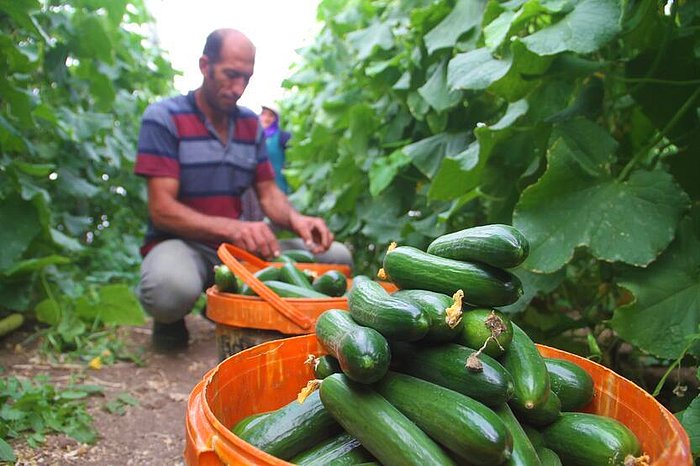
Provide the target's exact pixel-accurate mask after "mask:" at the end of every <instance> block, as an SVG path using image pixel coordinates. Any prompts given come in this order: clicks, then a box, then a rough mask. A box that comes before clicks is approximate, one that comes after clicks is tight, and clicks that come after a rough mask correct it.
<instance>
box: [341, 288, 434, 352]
mask: <svg viewBox="0 0 700 466" xmlns="http://www.w3.org/2000/svg"><path fill="white" fill-rule="evenodd" d="M348 307H349V308H350V315H352V318H353V319H354V320H355V321H356V322H357V323H358V324H360V325H364V326H365V327H370V328H373V329H375V330H376V331H378V332H379V333H381V334H382V335H384V336H385V337H386V338H388V339H390V340H396V341H415V340H419V339H421V338H423V337H424V336H425V334H426V333H428V318H427V317H426V316H425V315H424V314H423V312H422V311H421V310H420V309H419V308H418V307H417V306H415V305H413V304H411V303H408V302H406V301H402V300H399V299H396V298H393V297H392V296H391V295H390V294H389V293H387V291H386V290H385V289H384V288H382V286H381V285H380V284H379V283H377V282H375V281H373V280H370V279H369V278H367V277H362V276H359V277H355V280H354V281H353V286H352V289H351V290H350V295H349V296H348Z"/></svg>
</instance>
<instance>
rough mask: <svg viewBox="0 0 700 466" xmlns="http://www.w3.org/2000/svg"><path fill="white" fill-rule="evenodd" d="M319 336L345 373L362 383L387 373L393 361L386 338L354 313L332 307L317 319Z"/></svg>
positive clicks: (373, 380)
mask: <svg viewBox="0 0 700 466" xmlns="http://www.w3.org/2000/svg"><path fill="white" fill-rule="evenodd" d="M316 337H317V338H318V341H319V342H320V343H321V344H322V345H323V347H324V348H326V350H327V351H328V352H329V353H330V354H331V355H332V356H333V357H335V358H336V359H337V360H338V363H339V364H340V368H341V369H342V371H343V373H345V375H347V376H348V377H350V378H351V379H352V380H354V381H356V382H361V383H374V382H376V381H377V380H379V379H381V378H382V377H384V374H386V371H387V370H388V368H389V362H390V361H391V352H390V351H389V344H388V343H387V341H386V339H385V338H384V337H383V336H382V335H381V334H380V333H379V332H377V331H376V330H374V329H371V328H368V327H362V326H360V325H358V324H357V323H356V322H355V321H354V320H353V319H352V317H350V314H348V313H347V312H345V311H340V310H337V309H330V310H328V311H326V312H324V313H323V314H321V315H320V316H319V317H318V319H317V320H316Z"/></svg>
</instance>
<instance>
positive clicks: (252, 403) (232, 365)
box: [184, 335, 693, 466]
mask: <svg viewBox="0 0 700 466" xmlns="http://www.w3.org/2000/svg"><path fill="white" fill-rule="evenodd" d="M539 349H540V353H542V354H543V355H544V356H547V357H553V358H561V359H567V360H569V361H572V362H574V363H576V364H578V365H580V366H581V367H582V368H584V369H585V370H586V371H588V373H589V374H591V375H592V376H593V380H594V382H595V396H594V397H593V401H591V403H590V404H589V405H588V406H587V407H586V409H585V411H587V412H591V413H597V414H602V415H605V416H610V417H613V418H615V419H618V420H619V421H621V422H623V423H625V425H627V426H628V427H629V428H630V429H632V431H633V432H634V433H635V434H636V435H637V437H639V440H640V442H641V444H642V450H643V451H644V453H646V454H648V455H649V456H650V457H651V464H652V465H653V466H691V465H692V464H693V463H692V456H691V453H690V440H689V439H688V435H687V434H686V432H685V430H684V429H683V427H682V426H681V424H680V423H679V422H678V420H677V419H676V418H675V417H674V416H673V415H672V414H671V413H670V412H669V411H667V410H666V408H664V407H663V406H662V405H661V404H660V403H659V402H658V401H656V400H655V399H654V398H653V397H652V396H651V395H649V394H648V393H647V392H645V391H644V390H642V389H641V388H640V387H638V386H637V385H635V384H633V383H632V382H630V381H629V380H627V379H625V378H623V377H621V376H619V375H618V374H616V373H615V372H613V371H611V370H610V369H607V368H606V367H604V366H601V365H600V364H597V363H595V362H592V361H589V360H587V359H585V358H582V357H580V356H576V355H574V354H571V353H567V352H564V351H560V350H557V349H555V348H550V347H547V346H541V345H539ZM324 353H325V351H323V349H322V348H321V346H320V344H319V343H318V341H317V340H316V337H315V335H303V336H299V337H293V338H287V339H284V340H276V341H269V342H266V343H264V344H262V345H259V346H255V347H253V348H249V349H247V350H245V351H242V352H240V353H238V354H236V355H234V356H231V357H230V358H228V359H226V360H225V361H224V362H222V363H221V364H219V365H218V366H216V367H215V368H214V369H212V370H210V371H209V372H208V373H207V374H205V376H204V378H203V379H202V381H201V382H199V383H198V384H197V385H196V386H195V388H194V390H192V393H191V394H190V397H189V400H188V402H187V413H186V429H185V431H186V432H185V435H186V443H185V453H184V457H185V462H186V463H187V464H188V465H189V466H195V465H197V466H209V465H223V464H236V465H250V466H256V465H289V464H290V463H287V462H286V461H283V460H280V459H278V458H275V457H274V456H271V455H269V454H267V453H265V452H263V451H261V450H258V449H257V448H255V447H254V446H252V445H250V444H248V443H247V442H244V441H243V440H241V439H240V438H238V437H237V436H236V435H234V434H233V433H231V431H230V430H229V428H230V427H233V426H234V425H235V424H236V423H237V422H238V421H240V420H241V419H243V418H244V417H246V416H249V415H251V414H254V413H259V412H263V411H270V410H273V409H277V408H280V407H282V406H284V405H285V404H287V403H289V402H290V401H291V400H293V399H295V398H296V396H297V394H298V393H299V390H301V388H302V387H304V386H305V385H306V382H307V381H308V380H310V379H311V378H313V371H312V370H311V368H310V367H309V366H308V365H306V364H304V361H305V360H306V358H307V356H308V355H309V354H315V355H320V354H324Z"/></svg>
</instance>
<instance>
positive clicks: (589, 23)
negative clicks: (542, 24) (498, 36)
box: [523, 0, 622, 55]
mask: <svg viewBox="0 0 700 466" xmlns="http://www.w3.org/2000/svg"><path fill="white" fill-rule="evenodd" d="M621 15H622V8H621V2H620V0H581V1H580V2H578V4H577V5H576V7H575V8H574V9H573V11H571V12H570V13H569V14H567V15H566V16H565V17H563V18H562V19H561V20H559V21H557V22H556V23H554V24H553V25H551V26H549V27H546V28H544V29H541V30H539V31H537V32H535V33H533V34H531V35H529V36H528V37H525V38H523V42H524V43H525V45H527V47H528V48H529V49H530V50H532V51H533V52H535V53H537V54H539V55H554V54H557V53H561V52H565V51H567V50H568V51H571V52H576V53H582V54H586V53H592V52H595V51H596V50H598V49H600V48H601V47H602V46H603V45H605V44H607V43H608V42H610V41H611V40H612V39H613V38H615V36H616V35H617V34H618V33H619V32H620V16H621Z"/></svg>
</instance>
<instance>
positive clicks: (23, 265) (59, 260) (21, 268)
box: [5, 255, 71, 277]
mask: <svg viewBox="0 0 700 466" xmlns="http://www.w3.org/2000/svg"><path fill="white" fill-rule="evenodd" d="M70 263H71V259H70V258H68V257H64V256H58V255H51V256H44V257H37V258H34V259H26V260H23V261H20V262H17V263H15V264H14V265H13V266H12V267H10V268H9V269H8V270H7V271H6V272H5V275H7V276H8V277H9V276H11V275H20V274H23V273H27V272H34V271H36V270H41V269H43V268H44V267H46V266H47V265H58V264H70Z"/></svg>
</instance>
